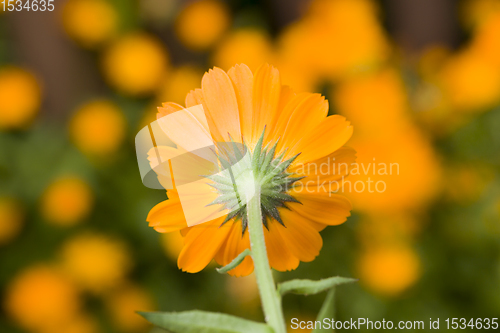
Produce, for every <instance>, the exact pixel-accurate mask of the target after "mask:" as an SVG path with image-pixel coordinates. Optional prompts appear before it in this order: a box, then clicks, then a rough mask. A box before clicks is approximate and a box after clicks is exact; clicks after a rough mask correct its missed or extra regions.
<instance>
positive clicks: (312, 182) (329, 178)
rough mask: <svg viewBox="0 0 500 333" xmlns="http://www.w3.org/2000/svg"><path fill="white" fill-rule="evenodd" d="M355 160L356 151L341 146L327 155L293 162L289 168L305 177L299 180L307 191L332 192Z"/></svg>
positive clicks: (337, 187) (346, 174) (348, 171)
mask: <svg viewBox="0 0 500 333" xmlns="http://www.w3.org/2000/svg"><path fill="white" fill-rule="evenodd" d="M355 161H356V151H355V150H354V149H352V148H349V147H342V148H340V149H338V150H336V151H335V152H333V153H331V154H329V155H328V156H324V157H321V158H319V159H316V160H314V161H312V162H309V163H304V164H303V163H293V164H292V165H291V166H290V168H289V170H290V171H291V172H293V173H294V174H295V176H299V177H306V178H304V179H301V180H300V181H299V182H300V184H302V185H303V186H307V191H313V192H314V191H319V192H327V191H330V192H332V191H338V190H339V189H340V188H341V186H342V184H343V182H344V181H345V178H346V177H347V176H348V175H349V173H350V171H351V169H352V168H353V163H354V162H355ZM330 183H332V185H330ZM313 187H315V188H316V189H314V188H313ZM304 190H305V189H304Z"/></svg>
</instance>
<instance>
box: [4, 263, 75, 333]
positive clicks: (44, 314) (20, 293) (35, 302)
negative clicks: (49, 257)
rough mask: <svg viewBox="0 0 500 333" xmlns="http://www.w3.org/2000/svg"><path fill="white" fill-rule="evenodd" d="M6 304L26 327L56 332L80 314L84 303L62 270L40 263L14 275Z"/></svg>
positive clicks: (8, 309) (33, 329)
mask: <svg viewBox="0 0 500 333" xmlns="http://www.w3.org/2000/svg"><path fill="white" fill-rule="evenodd" d="M4 306H5V309H6V310H7V312H8V313H9V314H10V315H11V316H12V317H13V318H14V319H15V320H16V321H17V322H18V323H19V324H20V325H21V326H22V327H24V328H25V329H28V330H32V331H33V332H55V331H57V329H58V328H61V327H64V326H65V325H67V324H68V323H70V322H71V321H72V320H74V319H75V318H76V317H77V315H78V313H79V311H80V307H81V304H80V298H79V295H78V291H77V289H76V288H75V286H74V285H73V283H71V281H70V280H68V279H67V278H66V277H65V276H64V275H63V274H62V273H61V272H60V271H59V270H57V269H55V268H53V267H51V266H47V265H38V266H32V267H28V268H26V269H25V270H24V271H22V272H21V273H19V274H18V275H17V276H16V277H15V278H14V280H13V281H12V283H11V286H10V287H9V289H8V294H7V297H6V299H5V303H4Z"/></svg>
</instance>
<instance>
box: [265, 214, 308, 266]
mask: <svg viewBox="0 0 500 333" xmlns="http://www.w3.org/2000/svg"><path fill="white" fill-rule="evenodd" d="M277 224H278V223H268V227H269V230H268V229H266V228H264V237H265V240H266V248H267V256H268V258H269V264H270V265H271V267H272V268H274V269H275V270H277V271H280V272H285V271H291V270H293V269H295V268H297V267H298V266H299V262H300V261H299V259H298V258H297V257H295V256H294V255H293V254H292V252H291V251H290V250H289V249H288V247H287V246H286V244H285V242H284V241H283V238H282V237H281V235H280V233H279V232H278V231H277V230H276V228H277V227H278V226H277Z"/></svg>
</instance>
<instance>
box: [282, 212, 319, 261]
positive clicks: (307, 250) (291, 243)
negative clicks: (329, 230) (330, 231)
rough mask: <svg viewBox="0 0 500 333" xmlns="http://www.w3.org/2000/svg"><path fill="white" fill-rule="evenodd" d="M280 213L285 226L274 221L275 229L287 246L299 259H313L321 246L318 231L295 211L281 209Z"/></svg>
mask: <svg viewBox="0 0 500 333" xmlns="http://www.w3.org/2000/svg"><path fill="white" fill-rule="evenodd" d="M280 214H281V217H282V218H283V221H284V223H285V227H284V226H282V225H280V224H277V223H276V224H277V227H276V230H277V231H278V232H279V233H280V234H281V237H282V238H283V240H284V241H285V243H286V245H287V247H288V248H289V249H290V251H291V252H292V254H293V255H294V256H296V257H297V258H299V260H300V261H305V262H308V261H313V260H314V258H316V257H317V256H318V255H319V250H321V247H322V246H323V239H322V238H321V236H320V235H319V232H318V231H317V230H316V229H315V228H314V227H313V226H312V225H311V224H310V223H309V220H308V219H307V218H304V217H303V216H301V215H299V214H297V213H295V212H292V211H290V210H288V209H281V211H280Z"/></svg>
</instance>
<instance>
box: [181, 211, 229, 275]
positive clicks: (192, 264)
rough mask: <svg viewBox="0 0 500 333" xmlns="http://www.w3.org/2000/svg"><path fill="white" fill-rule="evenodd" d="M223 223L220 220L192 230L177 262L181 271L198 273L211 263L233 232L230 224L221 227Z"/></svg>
mask: <svg viewBox="0 0 500 333" xmlns="http://www.w3.org/2000/svg"><path fill="white" fill-rule="evenodd" d="M223 221H224V218H218V219H215V220H213V221H211V222H206V223H203V224H200V225H197V226H194V227H192V228H191V230H190V231H189V233H188V234H187V235H186V238H185V245H184V248H183V249H182V251H181V253H180V254H179V258H178V260H177V265H178V266H179V268H180V269H182V270H183V271H185V272H189V273H197V272H199V271H201V270H202V269H203V268H205V267H206V266H207V265H208V264H209V263H210V261H211V260H212V259H213V258H214V256H215V255H216V254H217V252H218V251H219V249H220V247H221V246H222V244H223V243H224V241H225V240H226V238H227V236H228V235H229V232H230V231H231V225H230V224H228V223H226V224H224V225H223V226H221V224H222V222H223Z"/></svg>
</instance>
